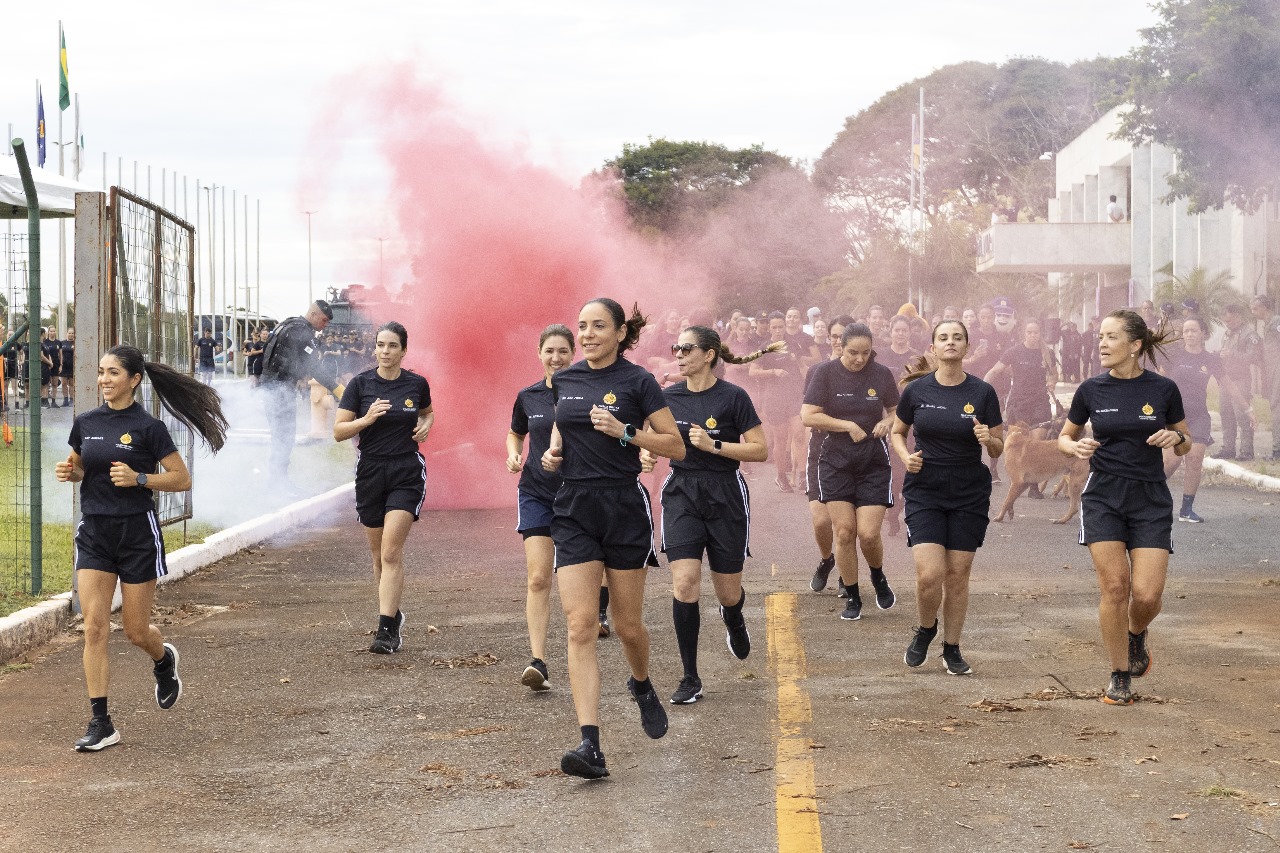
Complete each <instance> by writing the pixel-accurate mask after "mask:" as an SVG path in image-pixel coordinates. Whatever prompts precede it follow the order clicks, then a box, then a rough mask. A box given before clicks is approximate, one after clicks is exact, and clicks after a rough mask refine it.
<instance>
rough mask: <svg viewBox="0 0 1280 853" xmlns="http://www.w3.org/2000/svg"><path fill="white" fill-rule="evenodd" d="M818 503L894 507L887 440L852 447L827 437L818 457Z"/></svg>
mask: <svg viewBox="0 0 1280 853" xmlns="http://www.w3.org/2000/svg"><path fill="white" fill-rule="evenodd" d="M818 500H820V501H822V502H823V503H824V504H825V503H831V502H832V501H845V502H846V503H851V504H853V505H854V506H855V507H860V506H885V507H888V506H893V468H892V466H890V464H889V445H888V444H887V443H886V441H885V439H883V438H866V439H863V440H862V441H860V442H858V443H857V444H850V443H848V442H845V441H843V440H838V439H835V438H833V437H832V436H831V435H830V434H828V435H827V437H826V439H825V440H824V441H823V443H822V452H821V455H820V456H819V457H818Z"/></svg>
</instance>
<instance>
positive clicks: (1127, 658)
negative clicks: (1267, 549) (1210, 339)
mask: <svg viewBox="0 0 1280 853" xmlns="http://www.w3.org/2000/svg"><path fill="white" fill-rule="evenodd" d="M1168 340H1169V334H1168V333H1167V332H1163V331H1161V332H1155V331H1152V330H1151V329H1149V328H1148V327H1147V324H1146V321H1144V320H1143V319H1142V315H1141V314H1138V313H1136V312H1134V311H1128V310H1123V309H1122V310H1119V311H1112V312H1111V313H1110V314H1108V315H1107V316H1106V319H1104V320H1103V321H1102V324H1101V325H1100V326H1099V327H1098V357H1099V361H1100V363H1101V365H1102V370H1103V372H1102V373H1099V374H1098V375H1097V376H1093V377H1090V378H1089V379H1086V380H1085V381H1084V382H1082V383H1080V387H1079V388H1077V389H1076V393H1075V396H1074V397H1073V398H1072V400H1071V409H1070V411H1069V412H1068V413H1067V423H1066V424H1065V425H1063V427H1062V434H1061V435H1059V436H1058V448H1059V449H1060V450H1061V451H1062V452H1063V453H1064V454H1066V455H1067V456H1075V457H1076V458H1078V459H1088V460H1089V479H1088V480H1087V481H1086V482H1085V486H1084V492H1083V493H1082V494H1081V495H1080V544H1081V545H1088V546H1089V556H1090V557H1092V558H1093V568H1094V571H1095V572H1097V575H1098V587H1099V591H1100V592H1101V601H1100V603H1099V605H1098V621H1099V623H1100V624H1101V626H1102V642H1103V644H1104V645H1105V646H1106V647H1107V654H1108V656H1109V657H1110V658H1111V680H1110V682H1109V683H1108V684H1107V689H1106V690H1105V691H1104V692H1103V694H1102V701H1103V702H1106V703H1107V704H1109V705H1129V704H1131V703H1132V702H1133V684H1132V679H1133V678H1137V677H1141V676H1143V675H1146V673H1147V670H1149V669H1150V668H1151V653H1150V651H1149V650H1148V649H1147V626H1148V625H1150V624H1151V622H1152V620H1154V619H1155V618H1156V615H1157V614H1158V613H1159V612H1160V603H1161V598H1162V596H1163V595H1164V581H1165V574H1166V573H1167V572H1168V569H1169V555H1170V554H1171V553H1173V498H1172V497H1171V496H1170V495H1169V486H1168V484H1167V483H1166V482H1165V476H1164V466H1163V464H1162V458H1161V454H1162V451H1163V450H1164V449H1165V448H1172V449H1173V452H1174V453H1176V454H1177V455H1178V456H1185V455H1186V454H1187V453H1189V452H1190V451H1191V436H1189V435H1188V434H1187V420H1186V414H1185V412H1184V411H1183V408H1182V394H1181V393H1180V392H1179V391H1178V386H1177V384H1175V383H1174V381H1173V380H1172V379H1169V378H1168V377H1165V376H1161V375H1160V374H1158V373H1156V372H1155V371H1154V370H1144V369H1143V367H1142V359H1144V358H1145V359H1147V361H1148V363H1154V361H1155V357H1156V356H1157V355H1161V356H1163V355H1164V347H1165V345H1166V344H1167V343H1168ZM1086 422H1088V423H1089V424H1090V425H1091V426H1092V427H1093V438H1082V437H1081V436H1082V435H1083V433H1084V425H1085V423H1086ZM1126 640H1127V642H1126Z"/></svg>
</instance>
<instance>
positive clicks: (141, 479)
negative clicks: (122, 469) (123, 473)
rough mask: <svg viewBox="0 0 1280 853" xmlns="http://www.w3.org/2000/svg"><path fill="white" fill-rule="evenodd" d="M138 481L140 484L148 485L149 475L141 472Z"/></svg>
mask: <svg viewBox="0 0 1280 853" xmlns="http://www.w3.org/2000/svg"><path fill="white" fill-rule="evenodd" d="M137 482H138V485H139V486H146V485H147V475H146V474H139V475H138V481H137Z"/></svg>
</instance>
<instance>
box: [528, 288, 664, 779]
mask: <svg viewBox="0 0 1280 853" xmlns="http://www.w3.org/2000/svg"><path fill="white" fill-rule="evenodd" d="M644 325H645V318H644V317H643V316H642V315H641V314H640V310H639V308H633V309H632V313H631V317H630V318H628V317H627V316H626V314H625V313H624V312H623V310H622V306H621V305H619V304H618V303H617V302H615V301H613V300H612V299H606V298H601V299H593V300H592V301H590V302H588V303H587V304H586V305H584V306H583V307H582V311H581V313H579V315H578V344H579V345H580V346H581V347H582V354H583V360H582V361H580V362H578V363H577V364H574V365H572V366H571V367H566V368H565V369H564V370H562V371H560V372H559V373H557V374H556V375H555V376H553V377H552V379H551V386H552V391H553V393H554V396H555V399H556V422H555V427H554V428H553V429H552V431H551V446H550V448H549V449H548V450H547V452H546V453H544V454H543V455H542V465H543V468H544V469H546V470H548V471H552V472H555V471H559V472H560V473H561V475H562V477H563V482H562V483H561V485H560V489H559V491H557V492H556V499H555V502H554V504H553V506H552V510H553V515H552V519H551V539H552V541H553V542H554V543H555V555H556V568H557V570H558V573H559V577H560V603H561V606H562V607H563V608H564V613H565V621H566V623H567V627H568V634H569V685H570V687H571V688H572V690H573V703H574V707H575V709H576V710H577V715H578V724H579V725H580V726H581V727H582V743H581V744H579V745H578V747H577V748H576V749H573V750H571V751H569V752H567V753H565V755H564V757H563V758H562V759H561V760H560V769H561V770H563V771H564V772H565V773H568V774H569V775H571V776H581V777H583V778H587V779H599V778H601V777H603V776H608V775H609V771H608V770H607V769H606V768H605V759H604V753H603V752H601V750H600V668H599V665H598V664H597V661H596V640H597V638H598V633H599V623H598V622H597V615H598V611H597V606H598V602H599V594H600V593H599V590H600V581H601V578H602V577H604V576H606V575H607V576H608V578H609V588H610V591H611V604H612V607H613V627H614V630H615V631H617V633H618V638H619V639H620V640H621V641H622V649H623V653H624V654H625V655H626V657H627V663H628V664H629V666H630V668H631V678H630V679H629V680H628V682H627V687H628V689H629V690H630V691H631V695H632V696H634V697H635V700H636V703H637V704H638V705H639V706H640V722H641V725H642V726H643V728H644V732H645V734H646V735H648V736H649V737H651V738H660V737H662V736H663V735H664V734H666V733H667V712H666V711H665V710H663V707H662V701H661V700H660V699H659V698H658V694H657V691H655V690H654V687H653V685H652V684H651V683H650V681H649V631H648V630H647V629H646V628H645V626H644V620H643V610H644V582H645V578H646V576H647V575H648V568H647V567H648V566H650V565H657V559H656V557H655V555H654V553H653V516H652V515H651V514H650V509H649V494H648V492H646V491H645V490H644V487H643V486H642V485H640V482H639V479H638V477H639V475H640V450H642V449H643V450H648V451H650V452H651V453H654V454H656V455H658V456H665V457H667V458H668V459H673V460H679V459H684V453H685V451H684V440H683V439H682V438H681V437H680V430H679V428H677V427H676V422H675V419H674V418H673V417H672V416H671V410H670V409H669V408H667V402H666V399H665V398H664V397H663V396H662V389H661V388H659V387H658V382H657V380H655V379H654V378H653V376H652V375H651V374H650V373H649V372H648V371H647V370H645V369H644V368H643V367H639V366H638V365H635V364H632V363H631V362H630V361H628V360H627V359H625V358H623V354H624V353H625V352H626V351H627V350H629V349H632V348H633V347H634V346H635V345H636V342H637V341H639V339H640V330H641V329H643V328H644ZM645 421H648V423H649V427H650V429H651V430H652V431H651V432H648V431H644V424H645Z"/></svg>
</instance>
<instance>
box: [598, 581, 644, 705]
mask: <svg viewBox="0 0 1280 853" xmlns="http://www.w3.org/2000/svg"><path fill="white" fill-rule="evenodd" d="M605 574H607V575H608V576H609V606H610V607H611V608H612V609H613V627H614V630H615V631H617V632H618V639H620V640H621V641H622V653H623V654H624V655H626V658H627V663H628V664H629V665H630V666H631V675H632V676H634V677H635V679H636V681H644V680H645V679H646V678H648V677H649V629H648V628H646V627H645V626H644V583H645V579H646V578H647V577H648V575H649V570H648V569H644V568H641V569H606V570H605Z"/></svg>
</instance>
